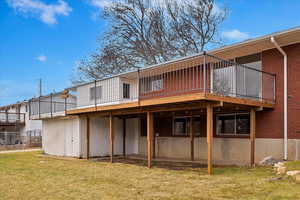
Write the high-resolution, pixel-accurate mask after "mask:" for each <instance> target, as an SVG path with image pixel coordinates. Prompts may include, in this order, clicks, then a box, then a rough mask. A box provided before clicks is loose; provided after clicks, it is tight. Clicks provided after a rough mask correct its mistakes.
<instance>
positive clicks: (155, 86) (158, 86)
mask: <svg viewBox="0 0 300 200" xmlns="http://www.w3.org/2000/svg"><path fill="white" fill-rule="evenodd" d="M162 89H163V81H162V79H158V80H153V81H152V82H151V90H152V91H159V90H162Z"/></svg>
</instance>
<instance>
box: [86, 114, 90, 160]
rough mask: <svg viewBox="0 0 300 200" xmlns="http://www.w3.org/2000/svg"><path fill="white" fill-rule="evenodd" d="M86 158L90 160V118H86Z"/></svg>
mask: <svg viewBox="0 0 300 200" xmlns="http://www.w3.org/2000/svg"><path fill="white" fill-rule="evenodd" d="M86 158H87V159H89V158H90V117H89V116H86Z"/></svg>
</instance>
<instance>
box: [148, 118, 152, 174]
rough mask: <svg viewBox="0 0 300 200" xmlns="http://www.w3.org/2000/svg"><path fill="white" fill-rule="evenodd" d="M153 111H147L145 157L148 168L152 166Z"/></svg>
mask: <svg viewBox="0 0 300 200" xmlns="http://www.w3.org/2000/svg"><path fill="white" fill-rule="evenodd" d="M152 143H153V113H151V112H147V157H148V168H151V166H152V157H153V144H152Z"/></svg>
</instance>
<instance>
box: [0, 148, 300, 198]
mask: <svg viewBox="0 0 300 200" xmlns="http://www.w3.org/2000/svg"><path fill="white" fill-rule="evenodd" d="M288 167H289V168H291V169H297V168H298V169H300V162H292V163H290V164H289V165H288ZM272 177H275V175H274V174H273V172H272V169H271V168H267V167H257V168H247V167H222V168H221V167H220V168H215V170H214V175H213V176H207V175H206V169H205V168H202V169H201V168H200V169H199V168H184V169H176V170H175V169H167V168H159V167H154V168H153V169H147V168H146V167H144V166H141V165H134V164H126V163H114V164H110V163H107V162H94V161H86V160H76V159H72V160H66V159H57V158H50V157H45V156H42V154H41V152H26V153H15V154H2V155H1V154H0V199H1V200H2V199H55V200H59V199H130V200H132V199H178V200H179V199H180V200H182V199H205V200H209V199H217V200H220V199H243V200H247V199H300V184H296V183H294V182H293V180H291V179H289V178H284V179H283V180H279V181H269V179H270V178H272Z"/></svg>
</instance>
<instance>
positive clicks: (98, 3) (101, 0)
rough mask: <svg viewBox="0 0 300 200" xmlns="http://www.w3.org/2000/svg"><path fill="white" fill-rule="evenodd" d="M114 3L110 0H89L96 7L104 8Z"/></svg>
mask: <svg viewBox="0 0 300 200" xmlns="http://www.w3.org/2000/svg"><path fill="white" fill-rule="evenodd" d="M112 3H113V2H112V1H110V0H89V4H90V5H92V6H94V7H96V8H104V7H107V6H110V5H111V4H112Z"/></svg>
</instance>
